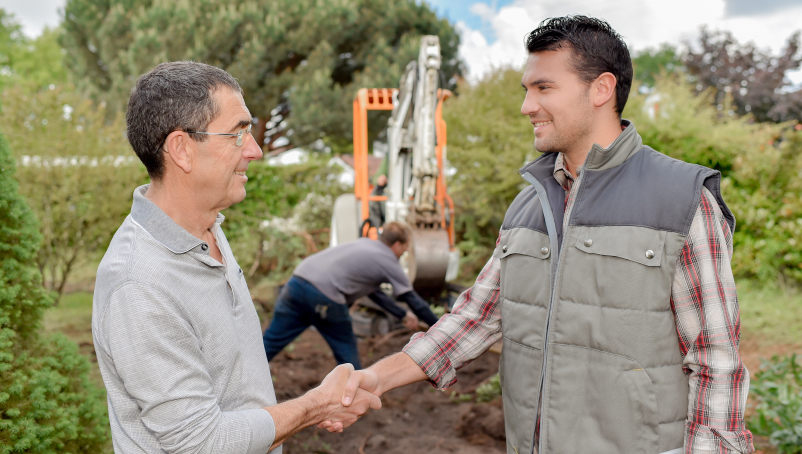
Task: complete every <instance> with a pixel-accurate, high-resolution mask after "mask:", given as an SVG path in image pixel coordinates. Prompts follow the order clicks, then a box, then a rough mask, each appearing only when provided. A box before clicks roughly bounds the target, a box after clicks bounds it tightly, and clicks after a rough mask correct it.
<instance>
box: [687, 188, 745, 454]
mask: <svg viewBox="0 0 802 454" xmlns="http://www.w3.org/2000/svg"><path fill="white" fill-rule="evenodd" d="M731 259H732V232H730V229H729V226H728V225H727V223H726V221H725V220H724V217H723V215H722V213H721V210H720V208H719V206H718V203H717V202H716V201H715V199H714V198H713V196H712V194H710V192H709V191H707V189H705V190H704V194H703V197H702V199H701V201H700V203H699V207H698V208H697V211H696V214H695V216H694V218H693V221H692V224H691V229H690V231H689V233H688V238H687V240H686V242H685V246H684V248H683V249H682V253H681V255H680V258H679V263H678V266H677V271H676V274H675V275H674V282H673V285H672V290H671V305H672V309H673V311H674V315H675V317H676V321H677V334H678V335H679V348H680V352H681V353H682V355H683V357H684V362H683V368H684V371H685V374H686V375H688V381H689V384H690V395H689V404H688V417H687V420H686V422H685V452H686V453H687V454H698V453H717V454H718V453H721V454H725V453H727V454H729V453H749V452H753V451H754V448H753V446H752V434H751V432H749V430H747V429H746V427H745V425H744V407H745V405H746V396H747V393H748V392H749V372H748V371H747V370H746V367H744V365H743V363H742V362H741V358H740V356H739V354H738V343H739V339H740V329H741V322H740V315H739V310H738V296H737V294H736V291H735V280H734V278H733V275H732V267H731V265H730V261H731Z"/></svg>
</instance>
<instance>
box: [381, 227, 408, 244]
mask: <svg viewBox="0 0 802 454" xmlns="http://www.w3.org/2000/svg"><path fill="white" fill-rule="evenodd" d="M379 240H380V241H381V242H382V243H384V244H386V245H388V246H392V245H394V244H395V243H396V242H400V243H401V244H407V243H408V242H409V231H408V230H407V228H406V227H405V226H404V224H401V223H400V222H388V223H387V224H384V225H383V226H382V231H381V235H379Z"/></svg>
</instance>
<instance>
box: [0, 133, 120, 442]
mask: <svg viewBox="0 0 802 454" xmlns="http://www.w3.org/2000/svg"><path fill="white" fill-rule="evenodd" d="M13 175H14V161H13V160H12V158H11V156H10V153H9V150H8V143H7V142H6V140H5V138H4V137H3V136H2V135H0V453H2V454H6V453H12V452H39V453H53V454H55V453H67V452H69V453H74V454H76V453H97V452H100V451H102V450H103V447H104V445H105V444H106V443H107V442H108V438H109V435H108V433H109V429H108V415H107V410H106V405H105V399H104V397H103V391H102V390H100V389H98V388H97V387H95V386H94V385H93V384H92V383H91V382H90V380H89V367H90V366H89V361H88V360H87V359H86V358H84V357H83V356H81V355H80V353H79V352H78V346H77V345H75V343H73V342H70V341H69V340H67V339H66V338H65V337H64V336H60V335H58V336H54V337H47V338H40V322H41V319H42V314H43V312H44V310H45V309H46V308H47V307H49V306H50V305H51V304H52V301H53V297H52V294H51V293H49V292H47V291H45V289H44V288H43V287H42V286H41V276H40V275H39V271H38V270H37V268H36V265H35V259H36V252H37V249H38V248H39V242H40V240H41V236H40V234H39V233H38V231H37V230H36V219H35V217H34V215H33V213H32V212H31V210H30V209H29V208H28V206H27V205H26V204H25V202H24V200H23V199H22V198H21V197H20V196H19V194H18V193H17V182H16V181H15V180H14V179H13Z"/></svg>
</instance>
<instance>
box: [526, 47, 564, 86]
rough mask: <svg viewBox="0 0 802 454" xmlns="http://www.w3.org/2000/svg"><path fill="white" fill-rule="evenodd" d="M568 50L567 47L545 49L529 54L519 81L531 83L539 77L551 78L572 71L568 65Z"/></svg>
mask: <svg viewBox="0 0 802 454" xmlns="http://www.w3.org/2000/svg"><path fill="white" fill-rule="evenodd" d="M570 57H571V54H570V51H569V50H567V49H559V50H547V51H543V52H536V53H531V54H529V58H527V59H526V67H525V68H524V75H523V79H522V80H521V83H522V84H524V85H526V84H531V83H532V82H533V81H535V80H539V79H541V78H548V79H551V78H553V77H555V76H565V75H566V73H573V71H572V69H571V67H570Z"/></svg>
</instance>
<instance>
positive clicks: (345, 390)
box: [314, 364, 382, 432]
mask: <svg viewBox="0 0 802 454" xmlns="http://www.w3.org/2000/svg"><path fill="white" fill-rule="evenodd" d="M369 375H370V374H369V373H367V371H364V370H360V371H355V370H354V366H352V365H351V364H342V365H339V366H337V367H335V368H334V370H332V371H331V372H329V374H328V375H327V376H326V378H324V379H323V382H322V383H321V384H320V386H318V387H317V388H316V389H315V390H314V391H315V392H317V393H318V394H319V396H320V399H321V400H322V402H323V405H322V406H321V407H320V417H319V418H317V419H318V421H322V422H320V423H319V424H318V427H320V428H321V429H327V430H328V431H329V432H342V431H343V429H345V428H346V427H348V426H350V425H351V424H353V423H355V422H356V420H357V419H359V418H360V417H361V416H362V415H364V414H365V413H367V412H368V410H370V409H374V410H378V409H380V408H381V407H382V404H381V399H379V396H378V395H376V394H374V393H373V392H372V391H371V390H370V388H369V386H370V381H367V382H366V380H365V377H366V376H369ZM373 376H374V377H375V374H373ZM362 383H366V384H367V386H368V388H363V389H360V387H362V386H361V384H362ZM376 383H378V379H376ZM375 389H376V386H373V390H375ZM346 397H347V399H346Z"/></svg>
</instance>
